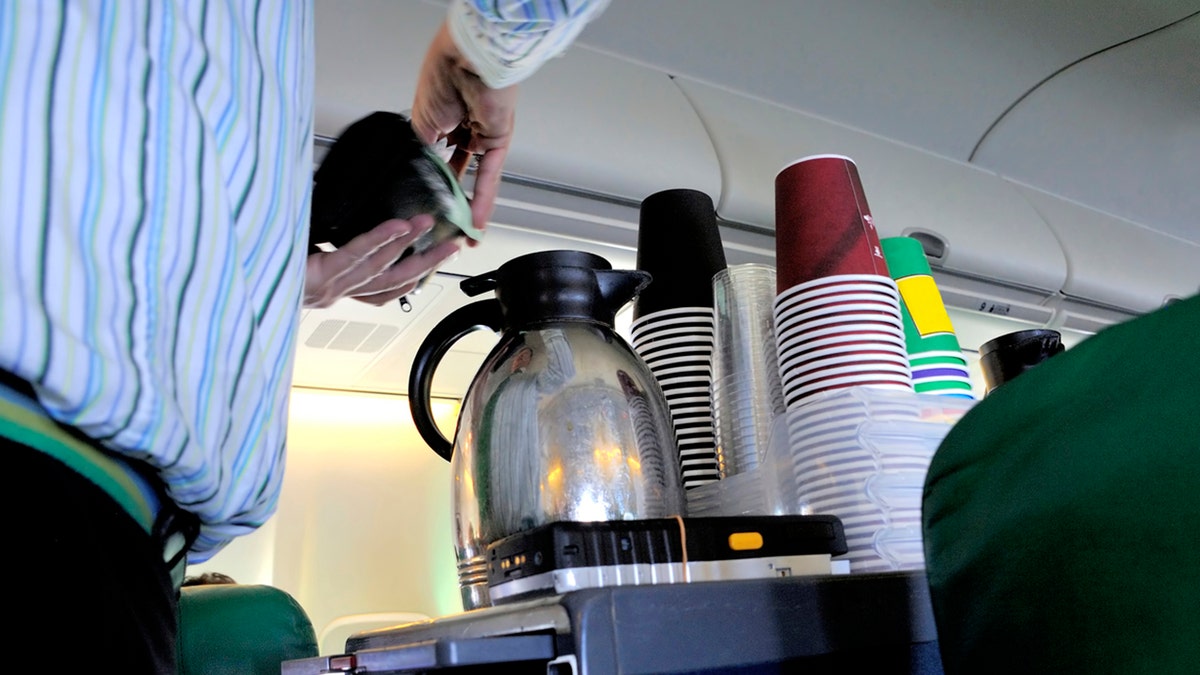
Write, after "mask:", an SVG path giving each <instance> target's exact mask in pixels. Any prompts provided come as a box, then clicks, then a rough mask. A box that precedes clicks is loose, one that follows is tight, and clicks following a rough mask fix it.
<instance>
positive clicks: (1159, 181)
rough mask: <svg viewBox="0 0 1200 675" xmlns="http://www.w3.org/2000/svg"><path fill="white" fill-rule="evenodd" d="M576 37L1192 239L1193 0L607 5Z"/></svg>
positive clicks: (1199, 145) (1198, 61)
mask: <svg viewBox="0 0 1200 675" xmlns="http://www.w3.org/2000/svg"><path fill="white" fill-rule="evenodd" d="M1171 24H1175V25H1171ZM1166 26H1170V27H1169V28H1164V27H1166ZM1160 29H1161V30H1160ZM1147 33H1149V35H1146V34H1147ZM1143 35H1145V37H1140V39H1134V38H1138V37H1139V36H1143ZM1131 40H1132V41H1131ZM1126 41H1129V42H1128V43H1127V44H1124V45H1121V46H1118V47H1114V45H1119V44H1120V43H1122V42H1126ZM578 46H583V47H585V48H591V49H596V50H598V51H602V52H605V53H608V54H612V55H617V56H621V57H623V58H627V59H630V60H633V61H637V62H640V63H643V64H646V65H651V66H654V67H657V68H660V69H662V70H665V71H666V72H668V73H670V74H672V75H675V76H677V77H682V78H688V79H693V80H698V81H701V82H705V83H708V84H712V85H716V86H720V87H723V88H727V89H729V90H732V91H736V92H740V93H744V94H747V95H750V96H753V97H756V98H761V99H764V100H768V101H772V102H775V103H777V104H780V105H783V106H786V107H788V108H792V109H795V110H799V111H803V112H806V113H809V114H813V115H817V116H820V117H824V118H827V119H829V120H832V121H835V122H839V123H842V124H845V125H847V126H851V127H854V128H857V129H860V130H863V131H866V132H870V133H874V134H878V135H880V136H884V137H887V138H891V139H893V140H896V141H900V142H902V143H906V144H910V145H913V146H916V147H919V148H923V149H925V150H928V151H930V152H934V153H936V154H940V155H943V156H946V157H950V158H953V159H957V160H961V161H968V160H970V161H973V163H975V164H976V165H978V166H980V167H982V168H987V169H991V170H994V171H996V172H997V173H1000V174H1002V175H1005V176H1007V177H1009V178H1011V179H1013V180H1015V181H1017V182H1021V183H1026V184H1028V185H1031V186H1033V187H1036V188H1039V189H1042V190H1045V191H1047V192H1051V193H1055V194H1058V195H1060V196H1062V197H1066V198H1068V199H1071V200H1074V201H1077V202H1080V203H1082V204H1084V205H1087V206H1090V207H1092V208H1095V209H1098V210H1102V211H1106V212H1108V213H1111V214H1112V215H1116V216H1119V217H1122V218H1126V219H1129V220H1132V221H1135V222H1138V223H1141V224H1143V225H1145V226H1148V227H1151V228H1154V229H1157V230H1159V231H1162V232H1165V233H1168V234H1173V235H1175V236H1178V237H1181V238H1183V239H1186V240H1189V241H1193V242H1200V218H1198V217H1197V215H1196V214H1197V213H1200V190H1197V189H1196V185H1197V184H1200V179H1198V177H1200V0H1157V1H1153V2H1147V1H1144V0H1051V1H1045V0H1005V1H1004V2H984V1H982V0H959V1H950V0H908V1H906V2H887V1H884V0H839V1H838V2H826V1H824V0H740V1H739V2H728V0H654V1H653V2H646V1H643V2H635V1H629V0H624V1H622V0H615V1H614V2H613V3H612V4H611V5H610V6H609V8H608V9H607V10H606V11H605V13H604V14H603V15H601V16H600V18H598V19H597V20H596V21H595V22H594V23H593V24H592V25H590V26H588V28H587V29H586V30H585V31H584V33H583V35H582V36H581V37H580V38H579V45H577V48H578ZM1110 48H1111V49H1110ZM1091 55H1094V56H1091ZM1089 56H1090V58H1089ZM1076 62H1078V63H1076ZM1071 64H1075V65H1071ZM1067 66H1070V67H1067ZM1064 67H1067V68H1065V70H1063V69H1064ZM1060 70H1062V72H1061V73H1059V72H1058V71H1060ZM1056 73H1058V74H1057V75H1055V74H1056ZM1051 75H1054V77H1052V78H1050V79H1049V80H1048V81H1046V82H1044V83H1042V82H1043V80H1046V78H1047V77H1049V76H1051ZM1039 83H1042V84H1041V85H1040V86H1038V85H1039ZM1031 89H1032V90H1033V91H1032V93H1031V94H1029V95H1028V96H1025V95H1026V94H1027V92H1030V90H1031ZM1023 96H1025V98H1024V99H1023V100H1022V97H1023ZM1017 101H1020V103H1019V104H1017V105H1016V106H1015V107H1013V109H1012V110H1011V112H1008V114H1007V115H1005V112H1006V110H1007V109H1008V108H1009V107H1010V106H1013V104H1014V103H1016V102H1017ZM1002 116H1003V119H1002V120H1001V121H1000V122H999V123H998V124H996V125H995V128H994V129H992V130H991V132H990V133H988V130H989V128H990V127H992V126H993V123H994V122H996V121H997V119H998V118H1001V117H1002ZM985 135H986V138H985ZM981 140H982V142H981ZM977 145H978V146H979V147H978V151H977V152H974V155H975V156H974V158H973V159H972V153H973V151H975V150H976V146H977Z"/></svg>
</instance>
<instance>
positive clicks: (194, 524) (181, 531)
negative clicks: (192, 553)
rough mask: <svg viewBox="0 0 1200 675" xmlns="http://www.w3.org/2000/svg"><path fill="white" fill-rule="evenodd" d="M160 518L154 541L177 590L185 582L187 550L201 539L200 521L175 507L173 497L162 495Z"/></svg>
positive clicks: (157, 520)
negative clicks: (184, 571) (160, 551)
mask: <svg viewBox="0 0 1200 675" xmlns="http://www.w3.org/2000/svg"><path fill="white" fill-rule="evenodd" d="M159 500H160V502H161V503H160V506H159V509H158V516H157V517H156V518H155V519H154V527H153V528H151V530H150V537H151V539H152V540H153V541H154V542H155V543H156V544H157V545H158V546H159V548H160V549H161V550H162V552H163V563H164V564H165V565H166V567H167V571H168V572H169V573H170V575H171V579H172V581H173V582H174V583H175V586H176V588H178V587H179V585H180V584H181V583H182V582H183V570H184V564H183V563H184V561H185V560H186V559H187V552H188V549H190V548H191V547H192V544H193V543H195V542H196V537H197V536H199V535H200V519H199V518H198V517H197V516H196V514H194V513H191V512H190V511H184V510H183V509H181V508H179V507H178V506H175V503H174V502H172V501H171V499H170V497H167V496H166V495H165V494H162V493H160V495H159Z"/></svg>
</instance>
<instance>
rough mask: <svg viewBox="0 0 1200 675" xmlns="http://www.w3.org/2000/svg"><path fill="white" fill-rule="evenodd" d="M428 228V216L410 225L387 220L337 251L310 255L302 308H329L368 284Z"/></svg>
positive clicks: (413, 221)
mask: <svg viewBox="0 0 1200 675" xmlns="http://www.w3.org/2000/svg"><path fill="white" fill-rule="evenodd" d="M431 227H433V218H432V217H431V216H428V215H421V216H417V217H415V218H413V219H412V220H411V221H403V220H388V221H385V222H383V223H380V224H379V225H378V226H376V227H374V228H372V229H371V230H370V231H368V232H364V233H363V234H360V235H359V236H357V237H355V238H354V239H352V240H350V241H349V242H347V243H346V245H345V246H343V247H341V248H340V249H338V250H336V251H332V252H328V253H325V252H322V253H314V254H312V255H310V256H309V258H308V269H307V272H306V276H305V280H304V286H305V294H304V304H305V306H309V307H328V306H330V305H332V304H333V303H334V302H336V301H337V300H338V299H339V298H343V297H345V296H347V295H350V294H351V293H352V292H353V291H354V290H355V289H357V288H359V287H361V286H363V285H364V284H368V283H370V281H371V280H372V279H374V278H375V277H377V276H379V275H380V274H381V273H383V272H384V271H385V270H387V269H388V268H389V267H390V266H391V265H392V263H393V262H395V261H396V259H397V258H399V257H400V256H401V255H402V254H403V253H404V251H405V249H407V248H408V247H409V246H410V245H411V244H412V242H413V241H414V240H416V238H417V237H419V236H421V235H422V234H423V233H425V232H426V231H428V230H429V228H431Z"/></svg>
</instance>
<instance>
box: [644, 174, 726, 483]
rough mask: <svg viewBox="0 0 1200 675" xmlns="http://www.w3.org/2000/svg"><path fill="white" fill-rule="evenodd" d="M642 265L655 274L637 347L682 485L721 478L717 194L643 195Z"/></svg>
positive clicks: (667, 192) (722, 262) (722, 258)
mask: <svg viewBox="0 0 1200 675" xmlns="http://www.w3.org/2000/svg"><path fill="white" fill-rule="evenodd" d="M637 266H638V269H641V270H645V271H647V272H649V273H650V274H651V276H652V277H653V278H654V280H653V281H652V282H651V283H650V285H649V286H648V287H646V290H644V291H642V293H641V295H639V296H638V299H637V301H636V302H635V304H634V310H633V316H634V321H633V334H632V337H633V340H632V341H633V348H634V349H635V350H636V351H637V352H638V354H639V355H640V356H641V357H642V359H643V360H644V361H645V362H646V364H647V365H648V366H649V367H650V370H651V371H652V372H653V373H654V375H655V377H656V378H657V379H658V382H659V385H660V386H661V387H662V389H663V393H664V394H665V395H666V399H667V403H668V405H669V406H670V409H671V417H672V420H673V422H674V424H675V436H676V440H677V441H678V447H679V466H680V470H681V474H682V479H683V486H684V487H685V488H693V487H697V486H700V485H704V484H707V483H710V482H712V481H714V480H717V479H718V478H719V476H720V475H719V472H718V467H717V454H716V439H715V434H714V428H713V414H712V376H713V373H712V360H713V286H712V280H713V276H714V275H715V274H717V272H720V271H721V270H723V269H725V267H726V264H725V249H724V248H723V247H722V245H721V236H720V232H719V230H718V229H717V214H716V209H715V208H714V207H713V202H712V199H711V198H710V197H709V196H708V195H706V194H705V193H703V192H700V191H698V190H688V189H676V190H665V191H663V192H657V193H655V194H652V195H650V196H649V197H647V198H646V199H645V201H643V202H642V208H641V216H640V220H639V224H638V251H637Z"/></svg>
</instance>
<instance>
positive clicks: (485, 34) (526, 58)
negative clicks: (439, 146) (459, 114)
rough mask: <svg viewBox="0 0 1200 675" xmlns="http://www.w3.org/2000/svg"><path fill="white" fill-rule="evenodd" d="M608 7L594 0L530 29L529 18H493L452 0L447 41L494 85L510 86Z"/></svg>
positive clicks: (557, 51)
mask: <svg viewBox="0 0 1200 675" xmlns="http://www.w3.org/2000/svg"><path fill="white" fill-rule="evenodd" d="M607 5H608V0H594V1H593V2H591V3H588V4H587V5H586V6H585V7H584V9H583V10H582V11H581V12H580V13H579V14H577V15H575V16H560V17H546V18H544V19H543V20H542V21H541V22H540V23H541V24H542V25H541V26H539V27H537V28H535V29H533V30H531V29H530V23H529V22H527V21H526V22H521V23H516V22H510V23H507V24H506V23H504V22H497V21H493V20H491V19H489V17H484V16H483V15H481V14H480V13H479V12H478V11H477V10H476V9H475V7H474V6H472V4H471V3H470V2H466V1H464V0H454V1H453V2H451V3H450V11H449V13H448V15H447V21H446V23H447V27H448V29H449V32H450V39H452V40H453V41H454V44H455V46H456V47H458V50H459V51H460V52H462V55H463V56H464V57H465V58H466V59H467V61H469V62H470V63H471V65H472V66H473V67H474V71H475V73H476V74H477V75H478V76H479V78H480V79H481V80H483V83H484V84H486V85H487V86H488V87H490V88H492V89H501V88H503V87H509V86H512V85H514V84H517V83H518V82H521V81H522V80H525V79H527V78H528V77H529V76H530V75H533V74H534V73H535V72H537V70H538V69H539V68H541V66H542V65H543V64H544V63H545V62H546V61H548V60H550V59H551V58H554V57H556V56H559V55H560V54H562V53H563V52H564V51H566V49H567V47H568V46H570V44H571V43H572V42H573V41H574V40H575V38H576V37H577V36H578V35H579V33H580V31H582V30H583V27H584V25H586V24H587V22H588V21H590V20H591V19H592V18H594V17H595V16H596V15H598V14H599V13H600V12H601V11H603V9H604V8H605V7H606V6H607Z"/></svg>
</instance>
